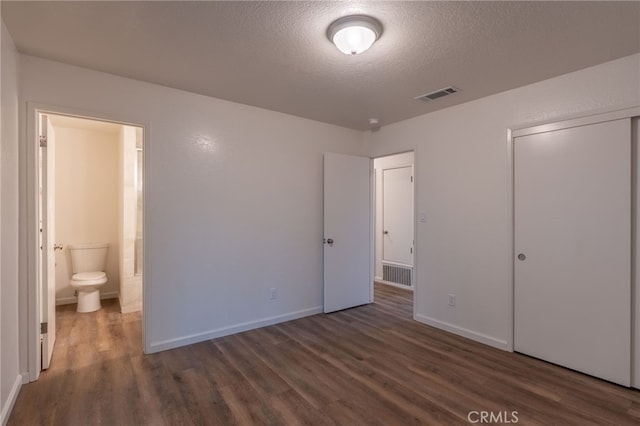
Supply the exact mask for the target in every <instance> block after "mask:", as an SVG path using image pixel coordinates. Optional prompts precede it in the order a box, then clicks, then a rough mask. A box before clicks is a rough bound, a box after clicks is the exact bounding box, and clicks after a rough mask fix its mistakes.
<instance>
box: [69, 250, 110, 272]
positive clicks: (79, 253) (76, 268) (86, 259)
mask: <svg viewBox="0 0 640 426" xmlns="http://www.w3.org/2000/svg"><path fill="white" fill-rule="evenodd" d="M108 249H109V244H106V243H100V244H72V245H70V246H69V251H70V252H71V268H72V269H73V273H74V274H79V273H80V272H98V271H104V270H105V269H106V267H107V250H108Z"/></svg>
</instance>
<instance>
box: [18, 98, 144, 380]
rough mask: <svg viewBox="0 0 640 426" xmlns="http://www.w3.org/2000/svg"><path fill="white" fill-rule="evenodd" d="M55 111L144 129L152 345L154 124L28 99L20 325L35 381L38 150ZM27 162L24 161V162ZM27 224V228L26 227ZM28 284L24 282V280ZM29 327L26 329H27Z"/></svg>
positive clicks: (37, 344)
mask: <svg viewBox="0 0 640 426" xmlns="http://www.w3.org/2000/svg"><path fill="white" fill-rule="evenodd" d="M40 113H44V114H54V115H68V116H73V117H79V118H87V119H90V120H97V121H108V122H112V123H116V124H122V125H131V126H136V127H141V128H142V129H143V137H142V146H143V149H142V153H143V161H144V168H143V181H144V189H143V192H142V196H143V213H142V216H143V220H142V226H143V232H142V240H143V246H144V252H143V257H144V262H143V272H142V299H143V300H142V306H143V309H142V347H143V351H144V352H145V353H146V351H147V348H148V347H149V343H148V341H147V340H148V336H149V335H150V334H149V329H148V325H149V323H150V322H149V321H148V320H147V311H148V309H146V308H147V307H148V306H149V305H150V304H149V302H150V300H151V294H150V289H149V288H147V287H148V286H147V285H146V282H147V279H146V277H147V272H148V270H147V269H148V265H149V261H148V259H149V252H150V249H151V242H150V241H149V236H148V234H149V233H148V232H147V231H146V230H145V229H144V228H146V226H147V223H148V215H149V210H148V208H147V206H148V199H147V198H148V193H149V191H148V188H149V176H150V173H149V163H150V162H149V159H150V152H149V151H150V150H149V146H150V143H148V142H149V140H150V126H149V124H146V123H136V122H132V121H128V120H123V119H122V118H121V117H114V116H112V115H108V114H102V113H94V112H87V111H82V110H77V109H72V108H65V107H60V106H52V105H45V104H39V103H34V102H27V120H26V121H27V132H26V138H27V139H26V140H27V143H26V159H25V160H26V161H25V162H26V197H27V199H26V209H27V214H26V225H25V226H24V227H22V229H24V230H25V231H26V237H27V238H26V247H25V249H26V271H24V270H23V274H24V275H25V276H24V278H21V282H24V281H23V280H26V286H25V287H26V298H27V312H26V318H27V323H26V324H23V325H21V326H20V328H21V329H22V330H24V331H22V332H23V333H24V332H25V331H26V333H25V334H26V338H27V355H26V357H27V359H26V361H27V364H26V365H27V370H28V377H27V379H28V381H29V382H33V381H35V380H38V377H39V376H40V310H39V309H40V295H39V282H38V276H39V272H40V266H39V264H38V257H39V251H40V243H39V241H38V238H39V228H40V227H39V224H38V208H39V203H40V200H39V198H40V197H39V189H38V182H39V178H40V171H39V169H38V151H39V149H40V146H39V140H38V114H40ZM23 164H24V163H23ZM25 228H26V229H25ZM21 285H24V284H21ZM25 327H26V330H25Z"/></svg>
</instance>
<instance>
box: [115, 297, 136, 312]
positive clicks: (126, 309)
mask: <svg viewBox="0 0 640 426" xmlns="http://www.w3.org/2000/svg"><path fill="white" fill-rule="evenodd" d="M118 302H120V313H122V314H130V313H132V312H138V311H141V310H142V302H138V303H133V304H130V305H126V306H125V305H123V304H122V302H121V301H120V300H119V298H118Z"/></svg>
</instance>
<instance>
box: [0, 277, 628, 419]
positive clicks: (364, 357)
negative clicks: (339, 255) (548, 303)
mask: <svg viewBox="0 0 640 426" xmlns="http://www.w3.org/2000/svg"><path fill="white" fill-rule="evenodd" d="M411 299H412V294H411V293H410V292H408V291H406V290H401V289H396V288H393V287H389V286H384V285H376V303H374V304H371V305H367V306H362V307H358V308H354V309H349V310H345V311H341V312H337V313H334V314H330V315H322V314H321V315H315V316H312V317H307V318H303V319H299V320H296V321H291V322H287V323H283V324H278V325H274V326H270V327H265V328H261V329H258V330H252V331H248V332H245V333H241V334H236V335H233V336H228V337H224V338H220V339H215V340H211V341H207V342H203V343H199V344H195V345H191V346H187V347H183V348H179V349H174V350H170V351H165V352H161V353H158V354H153V355H143V354H142V353H141V331H140V328H141V319H140V314H126V315H121V314H120V313H119V312H118V306H117V304H116V303H117V302H114V301H111V302H108V301H107V302H106V303H105V304H104V305H105V307H104V308H103V309H102V310H100V311H99V312H96V313H92V314H77V313H76V312H75V311H74V308H75V305H68V306H64V307H61V308H60V309H59V311H58V340H57V343H56V348H55V351H54V356H53V361H52V367H51V369H49V370H48V371H46V372H43V373H42V375H41V378H40V380H38V381H37V382H35V383H31V384H28V385H25V386H23V388H22V390H21V392H20V395H19V396H18V400H17V402H16V406H15V408H14V410H13V413H12V415H11V418H10V419H9V425H65V426H66V425H82V426H85V425H231V424H241V425H263V424H282V425H302V424H308V425H333V424H342V425H408V424H434V425H435V424H447V425H449V424H468V423H469V418H468V415H469V412H471V411H478V412H480V411H488V412H493V413H494V415H495V416H497V415H502V416H503V417H502V419H503V420H509V421H510V422H511V423H514V422H515V418H513V417H509V416H511V413H512V412H513V411H517V414H516V416H517V420H518V423H519V424H558V425H571V424H575V425H589V424H615V425H624V424H635V425H637V424H639V423H640V392H638V391H634V390H629V389H626V388H623V387H620V386H616V385H613V384H610V383H607V382H604V381H601V380H598V379H594V378H592V377H588V376H585V375H582V374H579V373H575V372H573V371H570V370H566V369H563V368H560V367H556V366H554V365H550V364H547V363H545V362H542V361H539V360H535V359H532V358H529V357H526V356H523V355H518V354H513V353H507V352H503V351H500V350H497V349H493V348H490V347H487V346H484V345H481V344H478V343H475V342H472V341H469V340H466V339H464V338H460V337H457V336H454V335H451V334H448V333H445V332H442V331H439V330H436V329H433V328H431V327H428V326H425V325H422V324H419V323H417V322H415V321H412V320H411V312H412V308H411V304H412V302H411ZM500 413H501V414H500ZM476 419H478V415H476V414H472V417H471V420H476ZM505 423H508V422H505Z"/></svg>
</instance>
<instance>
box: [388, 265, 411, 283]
mask: <svg viewBox="0 0 640 426" xmlns="http://www.w3.org/2000/svg"><path fill="white" fill-rule="evenodd" d="M412 271H413V268H410V267H407V266H398V265H387V264H383V265H382V279H383V280H385V281H388V282H391V283H396V284H401V285H406V286H407V287H411V281H412V280H411V272H412Z"/></svg>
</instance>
